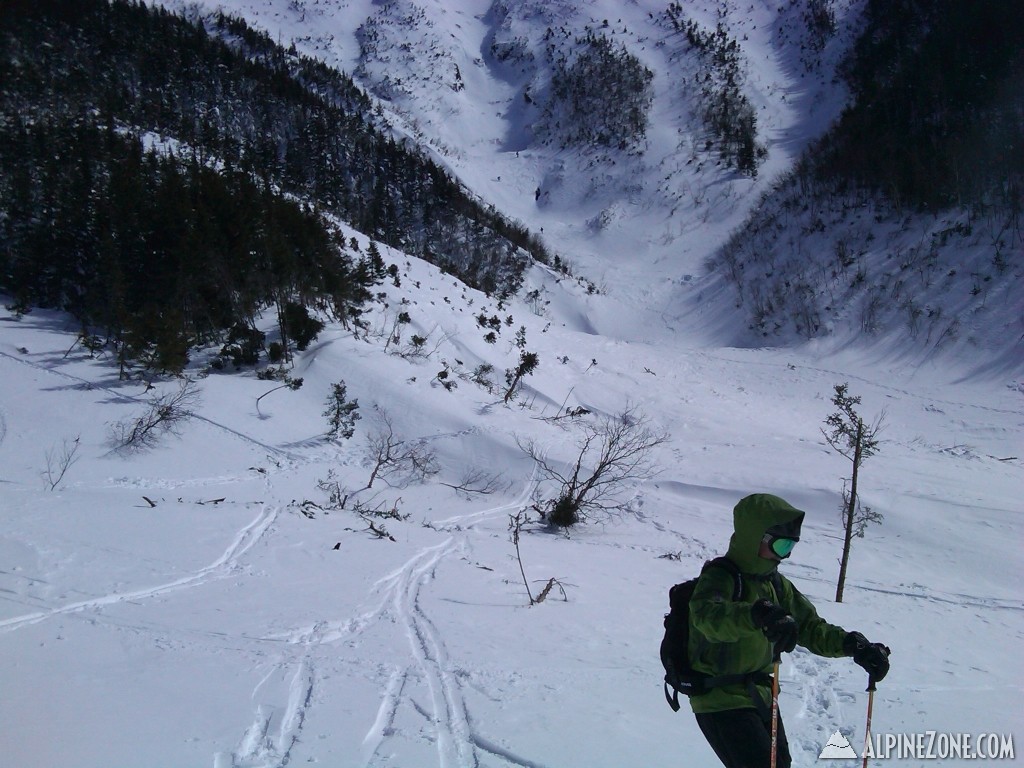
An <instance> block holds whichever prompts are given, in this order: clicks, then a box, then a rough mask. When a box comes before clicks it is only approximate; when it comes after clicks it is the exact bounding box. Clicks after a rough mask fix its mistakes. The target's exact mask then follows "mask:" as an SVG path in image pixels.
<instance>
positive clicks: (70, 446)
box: [43, 435, 82, 491]
mask: <svg viewBox="0 0 1024 768" xmlns="http://www.w3.org/2000/svg"><path fill="white" fill-rule="evenodd" d="M81 439H82V436H81V435H76V436H75V439H74V440H67V439H65V440H64V442H63V443H61V447H60V450H57V448H56V447H54V448H51V449H50V450H48V451H47V452H46V469H45V470H43V479H44V480H46V484H47V485H49V486H50V490H51V491H52V490H54V489H55V488H56V487H57V486H58V485H60V482H61V480H63V479H64V475H65V474H67V471H68V470H69V469H71V466H72V465H73V464H74V463H75V462H76V461H78V448H79V446H80V444H81V442H80V441H81Z"/></svg>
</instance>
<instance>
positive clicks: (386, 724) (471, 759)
mask: <svg viewBox="0 0 1024 768" xmlns="http://www.w3.org/2000/svg"><path fill="white" fill-rule="evenodd" d="M536 485H537V468H536V467H534V473H533V475H532V476H531V477H530V479H529V481H528V482H527V484H526V487H525V488H524V490H523V491H522V493H521V494H520V496H519V498H517V499H516V500H515V501H513V502H510V503H506V504H501V505H499V506H496V507H491V508H489V509H485V510H480V511H477V512H471V513H468V514H466V515H460V516H456V517H451V518H447V519H445V520H440V521H437V522H436V523H434V527H435V528H437V529H438V530H443V531H448V532H451V533H452V534H453V535H452V536H450V537H449V538H447V539H446V540H445V541H443V542H442V543H440V544H437V545H434V546H432V547H427V548H425V549H421V550H420V551H419V552H417V553H416V554H415V555H414V556H413V557H412V558H410V559H409V560H408V561H407V562H406V563H405V564H404V565H402V566H401V567H400V568H399V569H397V570H396V571H394V572H392V573H390V574H388V575H387V576H384V577H383V578H382V579H380V580H378V582H377V584H376V585H375V587H374V588H375V589H376V590H378V591H380V592H382V593H383V595H384V597H385V602H386V603H390V611H391V612H392V614H393V616H394V618H395V619H397V622H398V623H399V625H400V626H402V627H403V628H404V631H405V634H406V636H407V637H408V640H409V646H410V648H411V650H412V658H413V664H412V665H411V666H409V667H406V668H405V669H402V670H399V671H397V672H395V673H393V674H392V677H391V679H390V681H389V683H388V685H387V688H386V689H385V692H384V696H383V699H382V701H381V704H380V707H379V708H378V711H377V717H376V719H375V720H374V722H373V724H372V726H371V727H370V730H369V731H368V732H367V734H366V736H365V737H364V739H363V746H364V752H365V754H366V760H365V762H364V766H366V768H370V767H371V766H373V765H374V763H375V761H376V759H377V757H378V755H379V754H380V753H381V751H382V749H383V748H384V746H385V744H386V742H387V739H388V738H389V737H390V736H392V735H393V734H394V732H395V727H394V724H395V720H396V717H397V715H398V712H399V709H400V708H401V706H402V705H403V704H404V703H406V700H407V699H408V701H409V703H411V705H412V706H413V707H415V708H417V709H419V706H418V705H417V703H416V701H415V700H414V699H413V695H412V693H411V692H410V693H408V694H406V690H407V689H408V688H410V682H411V681H412V680H413V679H414V678H415V679H422V680H424V681H425V682H426V685H427V692H428V696H429V701H430V711H429V712H425V714H426V715H427V716H428V717H429V718H430V720H431V724H432V726H433V728H434V730H435V740H436V745H437V752H438V760H439V762H438V765H439V766H440V768H469V767H471V766H479V765H480V764H481V763H480V755H479V752H486V753H489V754H491V755H494V756H496V757H500V758H501V759H503V760H504V761H506V762H507V763H509V764H510V765H514V766H523V767H524V768H539V764H537V763H534V762H531V761H529V760H526V759H523V758H521V757H518V756H516V755H514V754H512V753H511V752H509V751H508V750H505V749H503V748H502V747H500V746H498V745H496V744H493V743H492V742H490V741H489V740H487V739H485V738H483V737H482V736H480V735H479V734H478V733H477V732H476V731H475V729H474V726H473V720H472V716H471V713H470V711H469V707H468V705H467V703H466V699H465V697H464V695H463V693H462V686H461V683H460V681H459V669H458V667H457V666H456V664H454V663H453V661H452V659H451V657H450V655H449V652H448V648H447V645H446V644H445V641H444V636H443V635H442V633H441V632H440V631H439V630H438V628H437V626H436V625H435V624H434V623H433V622H432V621H431V619H430V617H429V616H428V615H427V613H426V611H425V610H424V609H423V606H422V604H421V601H420V591H421V589H422V587H423V586H424V585H426V584H428V583H429V582H430V581H432V580H433V578H434V575H435V573H436V572H437V569H438V567H439V566H440V565H441V564H442V563H443V562H444V561H445V560H447V559H448V558H449V557H450V556H451V555H452V554H456V553H459V552H463V551H465V549H466V547H467V546H468V537H467V535H466V534H467V532H468V531H471V530H472V529H473V526H474V525H476V524H478V523H480V522H482V521H484V520H486V519H488V518H491V517H495V516H497V515H500V514H502V513H505V512H506V511H507V510H510V509H518V508H520V507H522V506H523V505H524V504H525V503H526V502H527V501H528V500H529V499H530V497H531V495H532V493H533V491H534V489H535V488H536ZM414 673H417V674H415V675H414Z"/></svg>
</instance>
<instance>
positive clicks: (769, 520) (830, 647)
mask: <svg viewBox="0 0 1024 768" xmlns="http://www.w3.org/2000/svg"><path fill="white" fill-rule="evenodd" d="M803 517H804V513H803V512H801V511H800V510H798V509H795V508H794V507H792V506H790V505H789V504H787V503H786V502H785V501H783V500H782V499H780V498H779V497H778V496H772V495H770V494H767V493H758V494H754V495H752V496H747V497H746V498H744V499H741V500H740V502H739V503H738V504H737V505H736V507H735V509H734V510H733V528H734V532H733V535H732V539H731V540H730V541H729V551H728V552H727V553H726V557H728V558H729V559H730V560H732V561H733V562H734V563H735V564H736V565H737V566H739V569H740V572H741V573H742V575H743V576H742V579H743V594H742V595H741V597H740V599H739V600H733V588H734V579H733V575H732V574H731V573H730V572H729V571H727V570H725V569H724V568H714V567H712V568H707V569H705V570H704V572H703V574H701V576H700V579H699V580H698V582H697V586H696V588H695V589H694V592H693V596H692V597H691V598H690V647H689V653H690V659H691V662H692V664H693V668H694V669H696V670H698V671H701V672H706V673H707V674H709V675H712V676H722V675H743V674H747V673H758V672H760V673H763V674H764V675H770V674H771V672H772V645H771V643H770V642H768V639H767V638H766V637H765V636H764V633H763V632H762V631H761V630H760V629H758V628H756V627H755V626H754V621H753V619H752V618H751V615H750V607H751V605H752V604H753V603H754V602H756V601H757V600H760V599H762V598H767V599H768V600H771V601H772V602H773V603H776V604H778V605H780V606H782V607H783V608H785V609H786V611H787V612H788V613H789V614H790V615H791V616H792V617H793V618H794V619H796V622H797V626H798V627H799V630H800V633H799V635H798V639H797V642H798V644H799V645H801V646H803V647H804V648H806V649H807V650H809V651H811V652H812V653H816V654H818V655H819V656H830V657H839V656H843V655H844V653H843V639H844V638H845V637H846V630H844V629H842V628H841V627H837V626H835V625H833V624H829V623H828V622H826V621H824V620H823V619H821V618H820V617H819V616H818V613H817V611H815V610H814V606H813V605H811V603H810V601H809V600H808V599H807V598H806V597H804V596H803V595H802V594H800V592H799V591H798V590H797V588H796V587H794V586H793V584H792V582H790V581H789V579H787V578H786V577H784V576H782V577H781V584H782V594H781V595H777V594H776V593H775V587H774V586H773V585H772V583H771V575H772V573H773V572H774V571H775V570H776V568H777V566H778V563H776V562H775V561H773V560H768V559H766V558H763V557H761V556H760V555H759V554H758V551H759V550H760V548H761V540H762V538H763V537H764V534H765V532H766V531H767V530H768V529H769V528H772V527H773V526H785V527H786V528H787V529H788V534H787V535H791V536H792V537H793V538H799V531H800V524H801V523H802V521H803ZM787 524H788V525H787ZM780 576H781V574H780ZM756 691H757V694H758V695H760V697H761V699H762V702H763V706H765V707H768V706H770V704H771V688H770V687H769V685H768V684H765V683H764V682H761V683H759V684H758V685H757V686H756ZM690 706H691V707H692V708H693V711H694V712H697V713H700V712H721V711H723V710H727V709H751V708H755V703H754V700H753V697H752V696H751V692H750V690H749V688H748V686H746V685H742V684H737V685H725V686H722V687H720V688H713V689H711V690H710V691H709V692H707V693H704V694H701V695H699V696H691V697H690Z"/></svg>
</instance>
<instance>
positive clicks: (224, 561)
mask: <svg viewBox="0 0 1024 768" xmlns="http://www.w3.org/2000/svg"><path fill="white" fill-rule="evenodd" d="M280 511H281V510H280V507H276V506H270V505H264V506H263V508H262V509H261V510H260V513H259V514H258V515H257V516H256V518H255V519H254V520H252V522H250V523H249V524H248V525H246V526H245V527H244V528H242V529H241V530H240V531H239V532H238V533H237V534H236V535H235V538H234V539H233V540H232V541H231V543H230V544H229V545H228V547H227V549H225V550H224V553H223V554H222V555H221V556H220V557H218V558H217V559H216V560H215V561H214V562H213V563H211V564H210V565H208V566H206V567H205V568H201V569H199V570H198V571H195V572H194V573H191V574H189V575H188V576H184V577H182V578H180V579H175V580H174V581H170V582H167V583H166V584H159V585H157V586H153V587H146V588H144V589H137V590H134V591H131V592H114V593H112V594H109V595H103V596H101V597H94V598H90V599H88V600H81V601H78V602H75V603H70V604H68V605H65V606H62V607H60V608H52V609H50V610H46V611H38V612H36V613H31V614H27V615H25V616H16V617H14V618H11V619H5V620H4V621H0V633H5V632H13V631H14V630H16V629H21V628H22V627H26V626H28V625H30V624H38V623H39V622H41V621H46V620H47V619H51V618H53V617H54V616H63V615H66V614H69V613H78V612H80V611H87V610H93V609H100V608H104V607H105V606H108V605H115V604H117V603H124V602H132V601H138V600H145V599H147V598H151V597H157V596H159V595H165V594H168V593H170V592H177V591H179V590H182V589H189V588H192V587H198V586H202V585H203V584H206V583H207V582H209V581H212V580H214V579H218V578H222V577H224V576H227V575H229V574H231V573H232V572H234V571H235V570H236V569H237V568H238V566H239V561H240V559H241V558H242V557H243V556H244V555H245V553H246V552H248V551H249V550H250V549H252V547H253V546H255V544H256V543H257V542H258V541H259V540H260V539H261V538H262V537H263V535H264V534H265V533H266V532H267V530H268V529H269V528H270V527H271V526H272V525H273V524H274V521H275V520H277V516H278V514H279V513H280Z"/></svg>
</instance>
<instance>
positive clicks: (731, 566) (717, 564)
mask: <svg viewBox="0 0 1024 768" xmlns="http://www.w3.org/2000/svg"><path fill="white" fill-rule="evenodd" d="M708 568H721V569H722V570H723V571H728V572H729V573H731V574H732V582H733V587H732V599H733V602H737V601H739V600H740V598H742V597H743V574H742V573H740V567H739V566H738V565H736V563H734V562H733V561H732V560H730V559H729V558H728V557H724V556H723V557H716V558H715V559H714V560H709V561H708V562H706V563H704V567H703V568H701V571H700V572H701V573H704V571H706V570H707V569H708Z"/></svg>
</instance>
